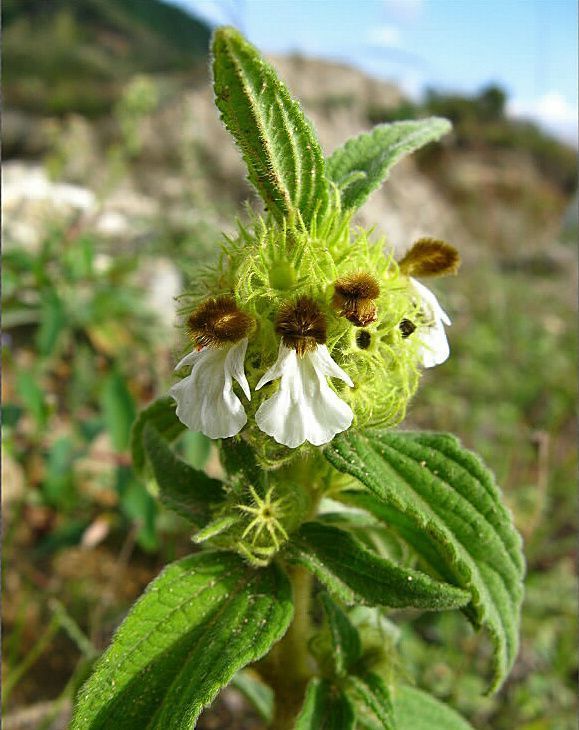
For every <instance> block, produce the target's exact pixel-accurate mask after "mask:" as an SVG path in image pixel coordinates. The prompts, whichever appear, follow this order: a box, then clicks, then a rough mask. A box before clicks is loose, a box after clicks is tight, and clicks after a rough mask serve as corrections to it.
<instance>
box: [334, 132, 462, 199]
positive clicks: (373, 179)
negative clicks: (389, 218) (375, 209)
mask: <svg viewBox="0 0 579 730" xmlns="http://www.w3.org/2000/svg"><path fill="white" fill-rule="evenodd" d="M450 128H451V127H450V124H449V122H448V121H447V120H446V119H440V118H436V117H432V118H431V119H422V120H419V121H416V122H398V123H395V124H382V125H379V126H377V127H374V129H373V130H372V131H371V132H365V133H363V134H360V135H358V136H357V137H353V138H352V139H350V140H348V141H347V142H346V143H345V144H344V145H343V146H342V147H339V148H338V149H337V150H336V151H335V152H333V153H332V155H331V156H330V157H329V158H328V160H327V170H328V177H329V178H330V180H331V181H332V182H334V183H335V184H336V185H337V186H338V188H340V190H341V197H342V205H343V207H344V208H346V209H350V208H352V209H356V208H359V207H360V206H361V205H362V204H363V203H364V202H365V201H366V200H367V198H368V196H369V195H370V194H371V193H372V192H374V190H376V189H377V188H378V187H380V185H381V184H382V183H383V182H384V180H386V178H387V177H388V174H389V172H390V169H391V168H392V167H393V166H394V165H395V164H396V163H397V162H398V161H399V160H401V159H402V158H403V157H405V156H406V155H409V154H410V153H411V152H414V151H415V150H417V149H419V148H420V147H422V146H423V145H425V144H427V143H428V142H433V141H435V140H437V139H439V138H440V137H442V135H444V134H447V133H448V132H449V131H450Z"/></svg>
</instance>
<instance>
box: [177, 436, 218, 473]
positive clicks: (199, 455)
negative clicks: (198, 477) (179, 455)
mask: <svg viewBox="0 0 579 730" xmlns="http://www.w3.org/2000/svg"><path fill="white" fill-rule="evenodd" d="M181 446H182V449H183V456H184V457H185V459H186V461H187V462H188V463H189V464H191V466H192V467H194V468H195V469H203V468H204V467H205V464H207V459H208V458H209V452H210V451H211V439H210V438H208V437H207V436H205V434H203V433H200V432H199V431H189V430H187V431H185V433H184V434H183V436H182V437H181Z"/></svg>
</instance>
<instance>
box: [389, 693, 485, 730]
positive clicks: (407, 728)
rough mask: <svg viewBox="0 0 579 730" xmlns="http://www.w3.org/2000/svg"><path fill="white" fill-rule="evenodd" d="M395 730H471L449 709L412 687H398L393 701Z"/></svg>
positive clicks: (469, 726) (470, 727)
mask: <svg viewBox="0 0 579 730" xmlns="http://www.w3.org/2000/svg"><path fill="white" fill-rule="evenodd" d="M394 717H395V722H396V729H397V730H472V726H471V725H469V724H468V722H466V720H463V718H462V717H461V716H460V715H458V714H457V713H456V712H455V711H454V710H452V709H451V708H450V707H447V706H446V705H445V704H443V703H442V702H439V701H438V700H437V699H435V698H434V697H432V695H429V694H426V692H421V691H420V690H418V689H415V688H414V687H399V688H398V689H397V691H396V696H395V700H394Z"/></svg>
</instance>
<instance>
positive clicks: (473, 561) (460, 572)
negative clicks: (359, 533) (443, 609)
mask: <svg viewBox="0 0 579 730" xmlns="http://www.w3.org/2000/svg"><path fill="white" fill-rule="evenodd" d="M325 454H326V456H327V458H328V459H329V461H330V462H331V463H332V464H333V465H334V466H335V467H336V468H337V469H339V470H340V471H342V472H345V473H347V474H350V475H351V476H354V477H356V479H358V480H359V481H360V482H361V483H362V484H363V485H364V486H365V487H366V488H367V489H368V490H369V492H370V493H371V494H372V496H373V499H369V498H368V497H363V496H362V494H360V497H355V496H354V497H353V499H352V501H354V502H355V503H356V504H358V505H360V506H365V507H366V508H367V509H370V510H371V511H372V512H373V514H375V516H377V517H380V518H381V519H384V520H385V521H386V522H388V524H390V526H391V527H393V528H395V529H398V530H399V531H400V534H401V535H402V536H403V537H405V538H406V539H407V540H408V541H409V543H410V544H411V545H412V547H413V548H414V549H415V550H416V551H417V552H418V553H419V554H420V555H421V556H422V557H423V558H424V559H425V560H426V562H428V563H429V564H430V565H431V566H432V567H433V568H434V569H435V570H436V571H437V572H438V574H439V575H441V576H443V577H444V578H446V579H447V580H452V582H453V583H455V584H457V585H460V586H461V587H462V588H464V589H465V590H467V591H468V592H469V593H470V594H471V596H472V602H471V604H469V606H467V607H466V609H465V613H466V614H467V615H468V616H469V618H470V619H471V620H472V621H473V622H474V623H475V625H476V626H483V627H485V628H486V629H487V630H488V631H489V633H490V635H491V638H492V640H493V643H494V647H495V654H494V682H493V684H492V686H491V689H490V691H492V690H494V689H496V688H497V687H499V686H500V684H501V682H502V681H503V680H504V678H505V676H506V675H507V674H508V672H509V670H510V668H511V667H512V665H513V662H514V660H515V657H516V655H517V649H518V630H519V617H520V608H521V601H522V595H523V583H522V580H523V575H524V559H523V555H522V551H521V539H520V536H519V535H518V533H517V532H516V530H515V528H514V526H513V523H512V519H511V516H510V514H509V512H508V511H507V509H506V508H505V506H504V505H503V503H502V501H501V495H500V492H499V490H498V488H497V486H496V484H495V482H494V479H493V477H492V475H491V473H490V472H489V471H488V470H487V469H486V468H485V466H484V465H483V464H482V462H481V461H480V459H479V458H478V457H477V456H475V455H474V454H473V453H471V452H470V451H467V450H466V449H464V448H462V446H461V445H460V443H459V441H458V440H457V439H456V438H455V437H454V436H451V435H449V434H436V433H413V432H406V433H405V432H398V433H393V432H389V431H381V430H367V431H363V432H355V431H349V432H348V433H346V434H340V435H339V436H338V437H337V438H335V439H334V441H333V442H332V444H331V445H330V446H329V448H328V449H327V450H326V451H325ZM343 497H344V498H350V499H351V498H352V495H351V494H350V495H343Z"/></svg>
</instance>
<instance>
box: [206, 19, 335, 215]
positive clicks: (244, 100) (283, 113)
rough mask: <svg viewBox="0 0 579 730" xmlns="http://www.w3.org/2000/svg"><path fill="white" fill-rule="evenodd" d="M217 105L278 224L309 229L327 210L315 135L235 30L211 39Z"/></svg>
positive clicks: (225, 30)
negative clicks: (291, 224) (285, 221)
mask: <svg viewBox="0 0 579 730" xmlns="http://www.w3.org/2000/svg"><path fill="white" fill-rule="evenodd" d="M213 78H214V85H215V103H216V104H217V107H218V108H219V110H220V112H221V118H222V120H223V123H224V124H225V126H226V127H227V129H228V130H229V131H230V132H231V134H232V135H233V137H234V138H235V141H236V142H237V144H238V145H239V148H240V149H241V152H242V154H243V159H244V160H245V163H246V165H247V169H248V172H249V180H250V182H251V183H252V184H253V185H254V187H255V189H256V190H257V192H258V193H259V194H260V195H261V197H262V198H263V201H264V203H265V205H266V207H267V209H268V210H269V211H271V213H272V214H273V216H274V217H275V218H277V219H278V220H279V221H281V220H282V219H284V218H286V219H288V220H289V221H290V223H291V222H295V223H297V222H298V221H299V220H300V218H301V220H302V221H303V223H304V225H305V226H306V228H309V226H310V224H311V223H312V220H313V219H314V217H315V216H316V215H317V214H323V213H324V212H325V208H326V206H327V205H328V186H327V182H326V179H325V177H324V159H323V156H322V151H321V149H320V145H319V143H318V141H317V139H316V137H315V134H314V132H313V130H312V128H311V126H310V125H309V123H308V122H307V120H306V119H305V117H304V115H303V112H302V110H301V109H300V106H299V104H298V103H297V102H296V101H294V100H293V99H292V98H291V96H290V94H289V92H288V90H287V89H286V87H285V86H284V84H283V83H282V82H281V81H280V80H279V78H278V77H277V74H276V72H275V71H274V70H273V68H272V67H271V66H270V65H269V64H268V63H266V62H265V60H264V59H263V58H262V57H261V55H260V54H259V53H258V52H257V50H256V49H255V48H253V46H251V45H250V44H249V43H248V42H247V41H246V40H245V39H244V38H243V37H242V36H241V35H240V34H239V33H238V32H237V31H236V30H234V29H233V28H220V29H219V30H217V31H216V33H215V36H214V38H213Z"/></svg>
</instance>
